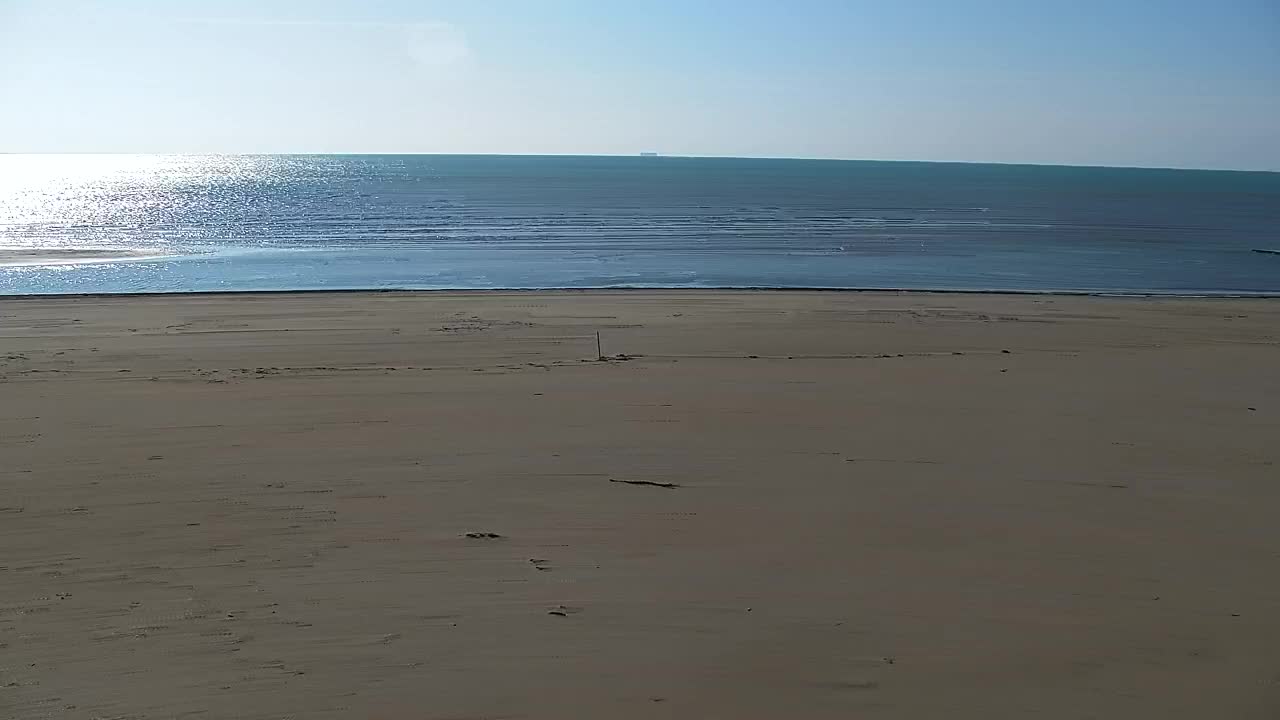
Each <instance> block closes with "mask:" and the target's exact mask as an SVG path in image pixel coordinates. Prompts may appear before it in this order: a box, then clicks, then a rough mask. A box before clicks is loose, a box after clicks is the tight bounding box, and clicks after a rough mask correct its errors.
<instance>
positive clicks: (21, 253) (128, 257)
mask: <svg viewBox="0 0 1280 720" xmlns="http://www.w3.org/2000/svg"><path fill="white" fill-rule="evenodd" d="M176 254H177V253H174V252H171V251H167V250H164V249H161V248H112V247H43V248H40V247H0V267H28V266H30V267H39V266H47V265H86V264H92V263H113V262H130V261H138V260H159V259H163V258H168V257H174V256H175V255H176Z"/></svg>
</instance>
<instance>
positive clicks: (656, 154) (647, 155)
mask: <svg viewBox="0 0 1280 720" xmlns="http://www.w3.org/2000/svg"><path fill="white" fill-rule="evenodd" d="M640 157H658V153H656V152H642V153H640Z"/></svg>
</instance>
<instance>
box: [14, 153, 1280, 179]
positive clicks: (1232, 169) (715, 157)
mask: <svg viewBox="0 0 1280 720" xmlns="http://www.w3.org/2000/svg"><path fill="white" fill-rule="evenodd" d="M647 153H648V151H643V152H641V151H637V152H635V153H631V154H622V153H541V152H527V153H512V152H314V151H299V152H177V151H167V152H127V151H118V150H98V151H71V150H44V151H39V150H37V151H25V152H23V151H8V150H0V156H3V155H168V156H175V157H202V156H210V155H230V156H236V155H239V156H272V155H276V156H280V155H299V156H315V157H318V156H325V155H347V156H370V157H372V156H393V157H394V156H403V157H422V156H436V157H529V158H536V157H548V158H551V157H556V158H637V159H641V158H643V159H645V160H651V161H652V160H663V159H684V160H780V161H785V160H797V161H807V162H868V163H902V164H917V165H1001V166H1009V167H1065V168H1082V169H1087V168H1092V169H1107V170H1179V171H1188V172H1238V173H1267V174H1278V173H1280V168H1272V169H1263V168H1238V167H1192V166H1176V165H1103V164H1096V163H1080V164H1076V163H1053V162H1033V161H1020V162H1015V161H995V160H907V159H901V158H842V157H817V156H793V155H686V154H671V155H668V154H666V153H661V152H659V153H657V154H656V155H650V154H647Z"/></svg>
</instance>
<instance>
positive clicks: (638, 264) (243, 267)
mask: <svg viewBox="0 0 1280 720" xmlns="http://www.w3.org/2000/svg"><path fill="white" fill-rule="evenodd" d="M1255 248H1263V249H1265V248H1276V249H1280V174H1276V173H1244V172H1216V171H1186V170H1140V169H1113V168H1078V167H1051V166H1015V165H970V164H935V163H891V162H849V161H822V160H747V159H708V158H666V157H659V158H644V157H634V158H615V157H504V156H428V155H388V156H368V155H345V156H339V155H270V156H267V155H259V156H235V155H222V156H158V155H157V156H152V155H94V156H71V155H43V156H36V155H0V294H18V293H82V292H141V291H231V290H283V289H357V288H359V289H372V288H427V289H433V288H544V287H616V286H640V287H651V286H663V287H701V286H707V287H712V286H714V287H725V286H750V287H758V286H767V287H824V288H826V287H830V288H912V289H954V290H988V289H997V290H1023V291H1050V290H1070V291H1098V292H1154V293H1197V294H1198V293H1210V294H1217V293H1222V294H1235V293H1280V255H1267V254H1260V253H1254V252H1252V250H1253V249H1255Z"/></svg>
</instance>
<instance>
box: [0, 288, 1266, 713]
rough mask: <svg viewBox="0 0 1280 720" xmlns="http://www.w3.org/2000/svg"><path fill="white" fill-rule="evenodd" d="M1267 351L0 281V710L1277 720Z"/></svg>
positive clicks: (896, 301)
mask: <svg viewBox="0 0 1280 720" xmlns="http://www.w3.org/2000/svg"><path fill="white" fill-rule="evenodd" d="M597 331H599V332H600V333H601V338H602V344H603V350H604V353H605V354H606V355H608V356H611V359H608V360H606V361H600V360H597V359H596V340H595V333H596V332H597ZM619 355H621V356H622V357H617V356H619ZM1278 369H1280V303H1277V302H1276V301H1274V300H1200V299H1143V298H1093V297H1053V296H1000V295H948V294H894V293H836V292H719V291H688V292H673V291H661V292H659V291H655V292H647V291H629V292H545V293H533V292H529V293H506V294H503V293H493V294H487V293H471V294H467V293H447V294H443V293H442V294H431V293H426V294H415V293H383V294H377V293H374V294H280V295H245V296H190V297H175V296H169V297H165V296H157V297H123V298H54V297H48V298H32V299H3V300H0V718H21V719H23V720H28V719H31V718H178V717H209V718H232V717H235V718H285V717H297V718H726V719H729V718H732V719H735V720H739V719H746V718H852V717H857V718H939V717H948V718H1003V717H1009V718H1012V717H1037V718H1064V719H1066V718H1071V719H1073V720H1074V719H1076V718H1085V717H1099V718H1161V719H1167V718H1196V719H1201V718H1209V717H1217V718H1275V717H1278V716H1280V642H1277V640H1278V639H1280V614H1278V613H1277V610H1278V609H1280V571H1278V569H1280V523H1277V521H1276V508H1277V507H1280V469H1278V467H1277V465H1276V462H1277V460H1280V443H1278V442H1277V439H1278V438H1280V372H1277V370H1278ZM468 534H471V535H472V536H468ZM491 535H496V537H495V536H491Z"/></svg>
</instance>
